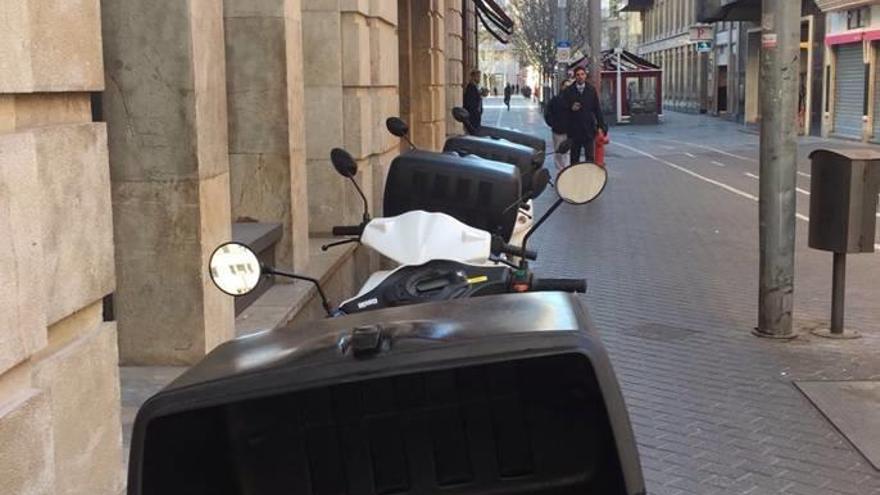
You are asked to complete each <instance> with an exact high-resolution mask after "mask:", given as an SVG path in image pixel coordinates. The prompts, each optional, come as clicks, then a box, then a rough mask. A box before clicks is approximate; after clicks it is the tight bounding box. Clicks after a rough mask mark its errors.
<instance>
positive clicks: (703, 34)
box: [690, 26, 714, 43]
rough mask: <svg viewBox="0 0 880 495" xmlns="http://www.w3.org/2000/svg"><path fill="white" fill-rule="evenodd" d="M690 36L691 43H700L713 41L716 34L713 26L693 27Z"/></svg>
mask: <svg viewBox="0 0 880 495" xmlns="http://www.w3.org/2000/svg"><path fill="white" fill-rule="evenodd" d="M690 35H691V38H690V40H691V43H696V42H699V41H712V38H713V35H714V33H713V31H712V26H691V29H690Z"/></svg>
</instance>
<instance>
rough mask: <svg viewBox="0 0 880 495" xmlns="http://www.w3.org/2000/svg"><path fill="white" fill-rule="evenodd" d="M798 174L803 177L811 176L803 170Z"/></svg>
mask: <svg viewBox="0 0 880 495" xmlns="http://www.w3.org/2000/svg"><path fill="white" fill-rule="evenodd" d="M798 175H800V176H801V177H806V178H808V179H809V178H810V174H805V173H803V172H798Z"/></svg>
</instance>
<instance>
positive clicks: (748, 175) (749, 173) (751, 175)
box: [746, 172, 761, 180]
mask: <svg viewBox="0 0 880 495" xmlns="http://www.w3.org/2000/svg"><path fill="white" fill-rule="evenodd" d="M746 177H751V178H752V179H755V180H761V178H760V177H758V176H757V175H755V174H753V173H751V172H746Z"/></svg>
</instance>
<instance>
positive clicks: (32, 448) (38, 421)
mask: <svg viewBox="0 0 880 495" xmlns="http://www.w3.org/2000/svg"><path fill="white" fill-rule="evenodd" d="M0 446H2V448H0V480H3V481H2V483H3V484H2V487H3V493H10V494H15V495H54V494H55V493H56V492H55V486H54V485H55V460H54V457H53V455H52V450H53V448H52V447H53V446H52V411H51V408H50V405H49V399H48V397H47V396H46V394H44V393H42V392H40V391H39V390H36V389H32V388H31V389H25V390H23V391H21V392H19V393H18V394H15V395H13V396H7V397H4V399H3V402H0ZM118 463H119V461H118V460H117V461H116V464H115V465H118Z"/></svg>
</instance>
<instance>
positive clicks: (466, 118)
mask: <svg viewBox="0 0 880 495" xmlns="http://www.w3.org/2000/svg"><path fill="white" fill-rule="evenodd" d="M452 118H453V119H455V120H456V121H458V122H461V123H462V124H464V123H465V122H470V119H471V113H470V112H468V111H467V110H465V109H464V108H462V107H453V108H452Z"/></svg>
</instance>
